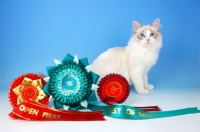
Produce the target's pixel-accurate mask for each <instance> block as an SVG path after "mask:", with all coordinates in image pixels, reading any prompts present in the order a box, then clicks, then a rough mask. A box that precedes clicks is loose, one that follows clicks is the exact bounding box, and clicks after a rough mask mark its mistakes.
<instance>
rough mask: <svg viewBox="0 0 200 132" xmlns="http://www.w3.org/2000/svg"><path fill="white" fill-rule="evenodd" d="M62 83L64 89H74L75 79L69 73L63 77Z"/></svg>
mask: <svg viewBox="0 0 200 132" xmlns="http://www.w3.org/2000/svg"><path fill="white" fill-rule="evenodd" d="M62 85H63V88H65V89H66V90H75V89H76V87H77V80H76V78H75V77H74V76H71V75H69V76H67V77H65V78H64V79H63V82H62Z"/></svg>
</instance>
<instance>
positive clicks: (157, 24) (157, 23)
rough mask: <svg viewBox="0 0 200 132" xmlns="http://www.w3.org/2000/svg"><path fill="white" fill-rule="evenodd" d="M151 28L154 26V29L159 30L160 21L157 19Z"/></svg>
mask: <svg viewBox="0 0 200 132" xmlns="http://www.w3.org/2000/svg"><path fill="white" fill-rule="evenodd" d="M151 26H154V27H155V28H157V29H159V28H160V19H159V18H157V19H156V20H155V21H154V22H153V23H152V24H151Z"/></svg>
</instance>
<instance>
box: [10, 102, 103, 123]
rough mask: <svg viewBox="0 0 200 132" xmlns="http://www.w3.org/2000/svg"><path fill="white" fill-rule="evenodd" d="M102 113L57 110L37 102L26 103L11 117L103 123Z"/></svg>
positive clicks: (18, 106)
mask: <svg viewBox="0 0 200 132" xmlns="http://www.w3.org/2000/svg"><path fill="white" fill-rule="evenodd" d="M102 112H103V111H95V112H89V111H85V112H83V111H69V110H57V109H52V108H50V107H48V106H45V105H42V104H39V103H36V102H30V101H24V102H22V103H21V104H19V105H17V106H16V107H15V108H14V109H13V111H12V112H11V113H10V114H9V116H10V117H11V118H12V119H21V120H22V119H23V120H37V121H97V120H99V121H103V120H105V119H104V118H103V117H104V115H102Z"/></svg>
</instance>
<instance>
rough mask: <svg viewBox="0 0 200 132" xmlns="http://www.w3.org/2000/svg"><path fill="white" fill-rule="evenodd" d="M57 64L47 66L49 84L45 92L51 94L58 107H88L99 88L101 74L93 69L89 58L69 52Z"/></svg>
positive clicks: (71, 108) (72, 108) (66, 108)
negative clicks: (98, 82) (98, 81)
mask: <svg viewBox="0 0 200 132" xmlns="http://www.w3.org/2000/svg"><path fill="white" fill-rule="evenodd" d="M55 63H56V66H50V67H47V73H48V77H46V78H45V79H46V81H47V84H46V85H45V86H44V92H45V93H46V94H47V95H49V96H50V97H51V98H52V100H53V102H54V106H55V108H57V109H65V110H68V109H70V110H77V109H82V108H83V107H85V108H87V104H88V103H89V102H88V101H89V100H90V99H89V97H90V96H91V94H92V95H94V94H93V92H94V90H96V88H98V86H97V85H95V84H96V82H97V80H98V78H99V75H97V74H95V73H94V72H92V71H91V65H89V63H88V60H87V58H83V59H78V57H77V56H75V57H73V56H71V55H70V54H67V55H66V56H65V58H64V59H63V60H62V61H59V60H55Z"/></svg>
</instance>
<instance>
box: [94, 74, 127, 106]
mask: <svg viewBox="0 0 200 132" xmlns="http://www.w3.org/2000/svg"><path fill="white" fill-rule="evenodd" d="M98 85H99V88H98V90H97V92H98V96H99V98H100V100H101V101H102V102H104V103H106V104H108V105H112V104H115V103H119V104H120V103H123V102H124V101H125V100H126V99H127V98H128V96H129V93H130V85H129V83H128V81H127V80H126V78H124V77H123V76H121V75H119V74H114V73H113V74H108V75H106V76H105V77H103V78H102V79H101V80H100V82H99V84H98Z"/></svg>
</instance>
